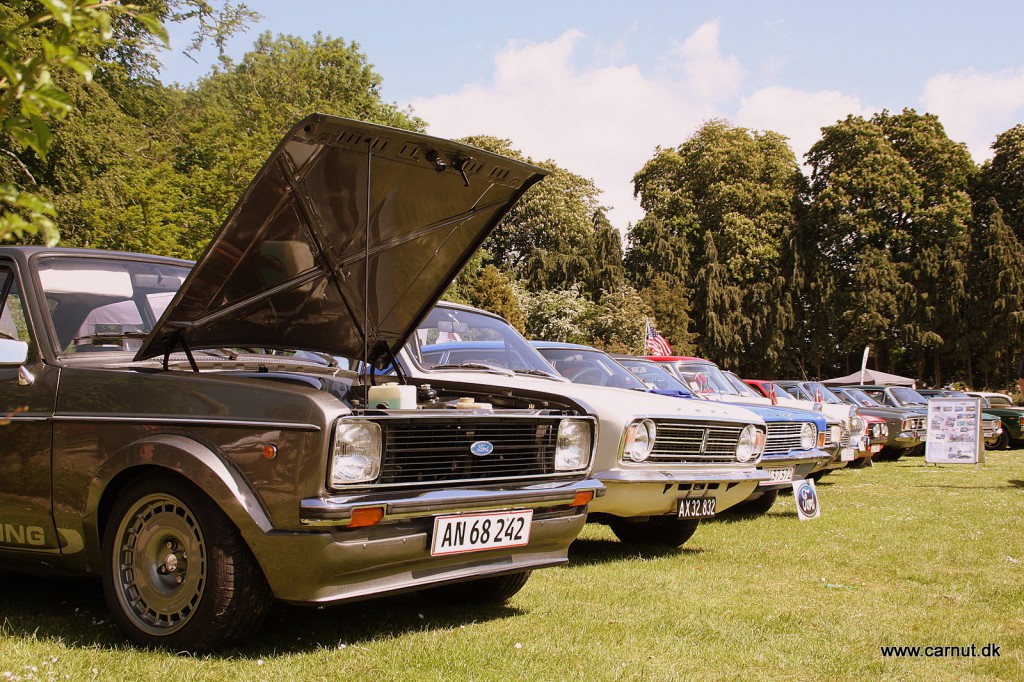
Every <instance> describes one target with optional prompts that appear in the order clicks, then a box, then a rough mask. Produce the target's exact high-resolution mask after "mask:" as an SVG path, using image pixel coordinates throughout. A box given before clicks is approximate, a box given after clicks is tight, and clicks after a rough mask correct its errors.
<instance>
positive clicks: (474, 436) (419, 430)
mask: <svg viewBox="0 0 1024 682" xmlns="http://www.w3.org/2000/svg"><path fill="white" fill-rule="evenodd" d="M380 424H381V427H382V428H383V431H384V434H383V437H384V456H383V461H382V462H381V472H380V478H379V479H378V481H379V483H380V484H383V485H404V484H420V485H422V484H430V483H446V482H450V481H474V480H477V481H478V480H487V481H493V480H501V479H510V478H524V477H532V476H541V475H550V474H553V473H555V441H556V439H557V436H558V419H533V418H529V419H528V418H523V419H507V418H506V419H502V418H495V419H473V420H472V421H470V420H467V419H442V420H432V419H409V420H382V421H381V422H380ZM479 441H486V442H488V443H490V444H491V445H492V446H493V447H494V450H493V451H492V452H491V453H490V454H488V455H486V456H483V457H480V456H476V455H473V454H471V453H470V446H471V445H472V444H473V443H476V442H479Z"/></svg>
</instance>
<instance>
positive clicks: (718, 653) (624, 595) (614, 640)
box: [0, 450, 1024, 682]
mask: <svg viewBox="0 0 1024 682" xmlns="http://www.w3.org/2000/svg"><path fill="white" fill-rule="evenodd" d="M818 490H819V495H820V499H821V503H822V507H823V513H822V517H821V518H819V519H816V520H813V521H808V522H801V521H799V520H798V519H797V517H796V513H795V511H794V510H793V508H792V498H791V497H781V498H780V499H779V501H778V502H777V503H776V506H775V508H774V509H773V510H772V511H771V512H770V513H769V514H768V515H766V516H762V517H737V518H729V517H723V518H721V519H718V520H715V521H712V522H708V523H704V524H702V525H701V527H700V528H699V529H698V531H697V533H696V535H695V536H694V537H693V539H691V540H690V541H689V542H688V543H687V544H686V545H685V546H684V547H683V548H682V549H679V550H666V551H648V552H641V551H637V550H635V549H631V548H629V547H627V546H625V545H623V544H621V543H619V542H617V541H616V540H615V539H614V537H613V536H612V535H611V533H610V532H609V531H608V530H607V529H605V528H604V527H602V526H593V525H592V526H588V527H587V529H586V530H585V531H584V533H583V535H582V536H581V538H580V539H579V540H578V541H577V542H576V543H575V544H574V545H573V547H572V552H571V559H572V560H571V562H570V564H569V565H568V566H566V567H564V568H557V569H548V570H544V571H539V572H537V573H535V574H534V575H533V577H532V578H531V580H530V582H529V583H528V584H527V586H526V587H525V588H524V590H523V591H522V592H520V593H519V594H518V595H516V597H514V598H513V599H512V600H511V601H510V602H509V603H508V604H507V605H506V606H501V607H483V608H475V609H468V608H455V607H446V606H443V605H437V604H432V603H429V602H426V601H423V600H421V599H419V598H418V597H417V596H415V595H410V596H402V597H395V598H391V599H381V600H374V601H370V602H363V603H360V604H353V605H347V606H341V607H333V608H327V609H302V608H295V607H287V606H283V605H280V606H276V607H275V608H274V610H273V611H272V613H271V615H270V617H269V619H268V621H267V623H266V625H265V627H264V628H263V630H262V631H261V633H260V635H259V637H258V638H256V639H254V640H253V641H252V642H251V643H249V644H248V645H246V646H244V647H241V648H238V649H234V650H230V651H226V652H221V653H219V654H217V655H211V656H203V657H188V656H176V655H173V654H168V653H163V652H152V651H143V650H137V649H133V648H131V647H129V646H127V645H126V644H124V642H123V640H122V638H121V636H120V634H119V632H118V631H117V630H116V628H115V627H114V626H113V625H112V624H111V623H110V620H109V617H108V616H107V614H106V610H105V608H104V605H103V600H102V596H101V594H100V590H99V586H98V584H97V583H95V582H92V581H66V580H53V579H40V578H27V577H21V576H13V575H0V579H2V583H0V622H2V625H0V682H6V680H7V679H13V680H29V679H33V680H62V679H71V680H90V679H97V680H115V679H149V680H153V679H164V678H167V677H172V678H173V679H175V680H193V679H196V680H198V679H211V680H212V679H218V680H219V679H233V680H277V679H312V680H317V679H325V680H339V679H353V680H357V679H373V680H377V679H379V680H450V679H467V680H576V679H579V680H582V679H596V680H691V679H782V680H835V679H844V680H845V679H856V680H861V679H873V678H882V677H884V678H887V679H895V680H963V679H976V680H990V679H991V680H995V679H1003V680H1013V679H1017V680H1019V679H1024V523H1022V517H1024V450H1016V451H1009V452H1000V453H996V454H993V453H989V455H988V464H987V465H986V466H985V467H984V468H982V469H980V470H977V469H975V468H974V467H972V466H963V465H960V466H952V465H950V466H944V467H942V468H935V467H929V468H926V467H925V466H924V462H923V460H922V458H919V457H917V458H912V459H909V460H901V461H899V462H886V463H879V464H877V465H876V466H874V467H873V468H868V469H860V470H852V471H845V470H844V471H839V472H837V473H835V474H833V475H832V476H829V477H827V478H826V479H824V480H823V481H822V482H821V483H820V484H819V488H818ZM988 643H995V644H998V645H999V646H1000V647H1001V654H1002V655H1001V656H1000V657H999V658H987V659H986V658H952V657H950V658H915V659H909V658H903V659H897V658H883V657H882V655H881V652H880V647H881V646H886V645H920V646H922V647H923V646H928V645H942V646H969V645H971V644H976V645H977V646H978V648H979V649H980V648H981V647H982V646H984V645H985V644H988Z"/></svg>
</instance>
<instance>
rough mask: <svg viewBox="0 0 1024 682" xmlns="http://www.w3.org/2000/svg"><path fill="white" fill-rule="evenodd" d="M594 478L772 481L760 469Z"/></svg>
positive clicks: (611, 473)
mask: <svg viewBox="0 0 1024 682" xmlns="http://www.w3.org/2000/svg"><path fill="white" fill-rule="evenodd" d="M594 478H596V479H598V480H599V481H602V482H614V483H742V482H744V481H767V480H770V479H771V476H769V475H768V474H767V473H765V472H764V471H761V470H760V469H746V470H740V471H723V470H721V469H719V470H717V471H700V470H698V471H678V472H676V471H623V470H621V469H620V470H613V471H601V472H599V473H596V474H594Z"/></svg>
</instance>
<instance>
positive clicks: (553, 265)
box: [462, 135, 624, 300]
mask: <svg viewBox="0 0 1024 682" xmlns="http://www.w3.org/2000/svg"><path fill="white" fill-rule="evenodd" d="M462 141H463V142H466V143H467V144H471V145H473V146H475V147H480V148H481V149H485V150H487V151H491V152H495V153H498V154H503V155H505V156H511V157H513V158H517V159H520V160H523V161H531V160H530V159H528V158H525V157H524V156H523V155H522V153H521V152H519V151H518V150H516V149H515V148H514V147H513V145H512V142H511V141H509V140H502V139H497V138H494V137H488V136H484V135H478V136H473V137H467V138H465V139H463V140H462ZM538 165H539V166H541V167H542V168H544V169H546V170H547V171H549V174H548V176H547V177H546V178H544V181H543V182H540V183H538V184H536V185H534V186H533V187H531V188H530V189H529V190H528V191H527V192H526V194H525V195H524V196H523V198H522V199H521V200H520V201H519V202H518V203H517V204H516V205H515V206H513V207H512V210H511V211H509V213H508V214H507V215H506V216H505V217H504V218H503V219H502V221H501V223H500V224H499V225H498V227H497V229H495V231H494V232H493V233H492V234H491V236H490V237H488V238H487V241H486V242H484V248H486V249H487V250H488V252H490V253H491V254H492V255H493V257H494V264H495V265H496V266H497V267H498V268H500V269H501V270H502V271H504V272H506V273H508V274H509V275H510V276H512V277H513V278H514V279H515V280H516V281H517V282H520V283H521V284H522V285H523V287H524V288H526V289H527V290H528V291H531V292H539V291H545V290H548V289H565V288H567V287H570V286H572V285H579V287H580V291H581V292H582V293H583V294H584V295H586V296H587V297H588V298H589V299H590V300H597V298H598V297H599V296H600V293H601V290H602V288H604V287H609V286H612V287H614V286H615V285H617V284H619V283H621V282H622V281H623V279H624V274H623V269H622V248H621V240H620V239H619V234H618V232H617V231H616V230H615V228H613V227H612V226H611V223H610V222H609V221H608V219H607V217H606V215H605V209H604V207H602V206H601V205H600V204H599V203H598V198H599V195H600V190H598V189H597V186H596V185H595V184H594V182H593V181H592V180H589V179H587V178H583V177H581V176H579V175H576V174H574V173H571V172H569V171H567V170H565V169H563V168H560V167H559V166H558V165H556V164H555V163H554V162H552V161H546V162H543V163H540V164H538Z"/></svg>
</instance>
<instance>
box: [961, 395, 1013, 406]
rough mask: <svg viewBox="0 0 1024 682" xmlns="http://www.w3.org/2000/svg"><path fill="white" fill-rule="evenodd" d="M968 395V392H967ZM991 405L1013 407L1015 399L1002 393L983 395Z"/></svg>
mask: <svg viewBox="0 0 1024 682" xmlns="http://www.w3.org/2000/svg"><path fill="white" fill-rule="evenodd" d="M965 395H966V394H965ZM983 397H985V398H987V400H988V403H989V406H991V407H1013V401H1012V400H1010V399H1009V398H1007V397H1006V396H1002V395H990V396H983Z"/></svg>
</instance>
